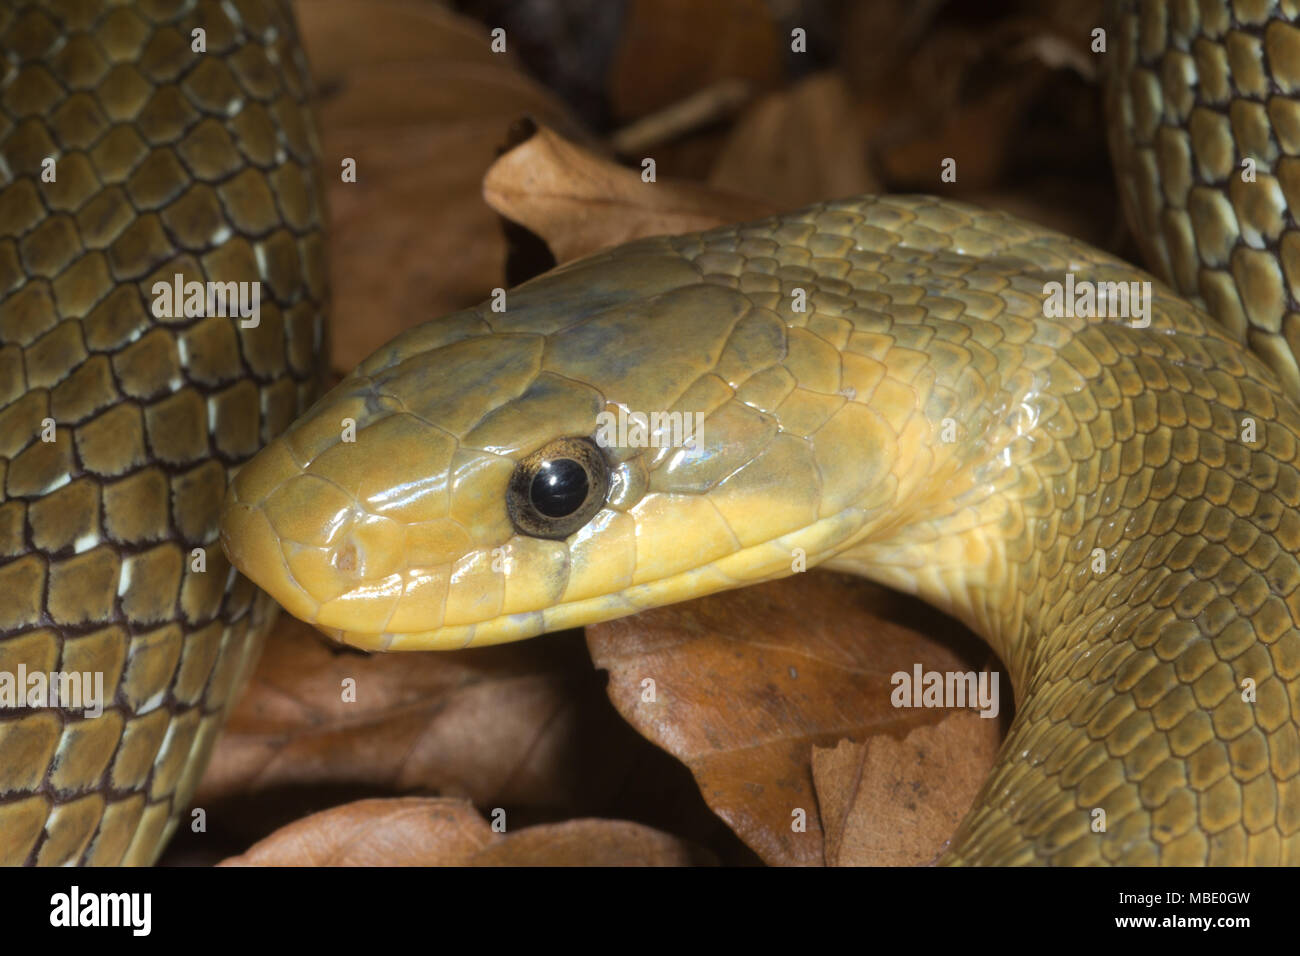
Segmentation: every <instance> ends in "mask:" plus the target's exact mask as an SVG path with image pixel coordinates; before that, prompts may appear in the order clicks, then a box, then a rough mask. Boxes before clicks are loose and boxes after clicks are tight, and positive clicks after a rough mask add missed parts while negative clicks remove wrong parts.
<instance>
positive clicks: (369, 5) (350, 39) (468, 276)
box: [297, 0, 583, 371]
mask: <svg viewBox="0 0 1300 956" xmlns="http://www.w3.org/2000/svg"><path fill="white" fill-rule="evenodd" d="M297 13H298V16H299V20H300V24H301V32H302V37H303V44H304V46H305V47H306V50H307V54H308V58H309V60H310V61H311V63H312V65H313V79H314V80H315V83H316V87H317V89H318V91H319V92H320V94H321V95H320V101H319V103H318V105H317V116H318V120H319V123H320V127H321V138H322V157H321V165H322V168H323V170H324V180H325V183H326V187H327V194H326V198H327V201H328V205H329V210H330V225H329V252H330V263H329V264H330V283H331V293H332V300H333V301H332V305H331V308H332V322H331V339H332V364H333V365H334V367H335V368H337V369H339V370H341V371H350V370H351V369H352V368H353V367H354V366H356V365H357V364H358V363H359V362H361V360H362V359H364V358H365V357H366V356H367V355H369V354H370V353H371V352H373V351H374V350H375V349H376V348H378V347H379V346H381V345H383V344H384V343H385V342H387V341H388V340H389V339H391V338H393V337H394V336H396V335H397V334H398V333H400V332H402V331H404V330H405V329H407V328H409V327H411V326H413V325H417V324H419V323H421V322H424V321H427V320H428V319H432V318H436V317H437V316H440V315H444V314H446V313H448V312H453V311H455V310H457V309H461V308H465V307H467V306H469V305H473V304H474V303H476V302H479V301H482V300H483V299H484V298H486V297H487V295H488V294H489V293H490V291H491V290H492V289H493V288H494V287H496V286H498V285H500V284H501V266H502V262H503V260H504V258H505V242H504V240H503V238H502V235H501V228H500V224H499V221H498V219H497V217H496V216H495V215H493V213H492V211H491V210H490V209H488V208H487V207H486V206H484V205H483V201H482V199H481V198H480V196H479V183H480V181H481V180H482V177H483V173H484V171H485V170H486V169H487V168H488V166H489V165H490V164H491V163H492V160H493V158H494V157H495V155H496V150H497V147H498V146H499V144H500V143H501V142H502V140H503V139H504V138H505V135H506V131H507V130H508V129H509V127H510V125H511V123H513V122H514V121H515V120H516V118H517V117H519V116H520V115H522V114H531V115H534V116H537V117H538V118H539V119H542V120H544V121H545V122H547V123H550V124H551V125H553V126H556V127H557V128H561V129H564V130H565V131H566V133H567V134H568V135H570V136H572V137H577V136H581V135H583V134H582V133H581V130H580V128H579V127H578V125H577V123H576V121H574V120H573V119H572V118H571V117H570V115H569V111H568V110H567V109H566V108H565V106H564V105H563V104H562V103H561V102H560V101H559V100H558V99H557V98H556V97H555V96H553V95H552V94H551V93H550V92H548V91H547V90H545V89H544V88H543V87H542V86H541V85H540V84H538V83H537V82H536V81H534V80H532V79H530V78H529V77H528V76H527V75H526V74H524V73H523V72H522V71H521V70H520V69H519V67H518V64H517V61H516V60H515V59H514V58H513V57H512V56H510V55H507V54H494V53H492V52H491V51H490V49H489V46H488V42H489V38H488V31H487V28H486V27H484V26H483V25H482V24H479V23H477V22H475V21H473V20H470V19H468V18H464V17H459V16H456V15H455V14H452V13H450V12H449V11H447V10H445V9H443V8H440V7H438V6H436V5H434V4H428V3H411V2H403V0H311V2H299V3H298V5H297ZM358 24H364V27H363V28H361V29H358ZM344 160H353V161H355V163H356V181H355V182H344V181H343V178H342V171H343V166H342V164H343V162H344Z"/></svg>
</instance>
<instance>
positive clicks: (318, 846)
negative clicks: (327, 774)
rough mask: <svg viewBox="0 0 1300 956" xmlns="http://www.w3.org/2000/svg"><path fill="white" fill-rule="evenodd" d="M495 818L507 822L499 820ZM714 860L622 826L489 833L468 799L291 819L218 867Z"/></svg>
mask: <svg viewBox="0 0 1300 956" xmlns="http://www.w3.org/2000/svg"><path fill="white" fill-rule="evenodd" d="M494 818H496V819H504V818H500V817H496V815H495V814H494ZM716 862H717V861H716V858H715V857H714V856H713V854H711V853H709V852H708V851H707V850H704V849H702V848H700V847H697V846H695V845H693V844H692V843H690V842H689V841H687V840H682V839H679V838H678V837H674V836H671V835H669V834H667V833H661V832H660V831H658V830H655V829H653V828H651V827H647V826H643V825H641V824H639V823H629V822H626V821H623V820H570V821H568V822H566V823H558V824H550V825H542V826H536V827H525V828H524V829H522V830H517V831H513V832H507V833H498V832H495V831H494V830H493V827H492V824H489V823H488V822H487V821H486V820H484V819H483V817H482V816H480V815H479V812H478V811H477V810H475V809H474V805H473V804H471V803H469V802H468V801H465V800H451V799H445V798H436V797H404V798H398V799H390V800H359V801H357V802H355V803H349V804H345V805H343V806H341V807H334V808H332V809H329V810H325V811H322V812H320V813H314V814H312V815H311V816H308V817H304V818H303V819H301V820H296V821H294V822H293V823H291V824H289V825H288V826H286V827H283V828H282V829H280V830H277V831H276V832H275V833H273V834H271V835H270V836H269V837H267V838H266V839H265V840H261V841H259V842H258V843H256V844H254V845H253V846H252V847H250V848H249V849H248V851H247V852H245V853H242V854H240V855H239V856H235V857H231V858H229V859H227V860H223V861H222V862H221V864H219V865H221V866H693V865H699V864H709V863H716Z"/></svg>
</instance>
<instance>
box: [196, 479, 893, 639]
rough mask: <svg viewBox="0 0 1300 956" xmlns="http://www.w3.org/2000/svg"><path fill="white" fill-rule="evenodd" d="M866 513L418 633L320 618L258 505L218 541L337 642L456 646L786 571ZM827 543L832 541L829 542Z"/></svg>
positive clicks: (243, 510) (842, 537)
mask: <svg viewBox="0 0 1300 956" xmlns="http://www.w3.org/2000/svg"><path fill="white" fill-rule="evenodd" d="M869 519H870V514H869V513H868V512H867V511H864V510H862V509H859V508H847V509H845V510H843V511H840V512H838V513H836V514H834V515H829V516H827V517H825V518H822V519H819V520H818V521H816V522H813V523H812V524H809V525H806V526H804V527H802V528H798V529H796V530H794V531H791V532H788V533H786V534H783V535H780V536H778V537H775V538H771V539H769V540H767V541H760V542H757V543H755V544H751V545H749V546H747V547H743V548H739V549H737V550H735V551H733V552H731V553H730V554H727V555H725V556H724V557H722V558H719V559H717V560H715V561H713V562H710V563H709V564H705V565H701V566H699V567H696V568H691V569H688V570H685V571H679V572H676V573H673V574H668V575H665V576H664V577H661V578H657V579H655V580H652V581H644V582H641V583H639V584H635V585H632V586H629V587H626V588H624V589H622V590H620V591H614V592H610V593H607V594H599V595H595V596H593V597H586V598H580V599H578V600H573V601H566V602H560V603H554V604H549V605H547V606H545V607H541V608H536V609H532V610H527V611H518V612H513V613H509V614H500V615H496V616H494V617H490V618H485V619H484V620H482V621H476V622H474V623H472V624H459V625H449V626H444V627H437V628H432V629H429V630H424V631H402V632H390V631H376V632H365V631H357V630H351V629H347V628H341V627H334V626H331V625H329V624H328V623H322V622H321V621H319V620H318V616H319V611H320V607H321V605H320V603H319V602H318V601H316V600H315V599H314V598H312V596H311V595H310V594H309V593H308V592H307V590H306V589H305V588H303V587H302V585H301V584H300V583H298V581H296V580H295V579H294V577H293V574H292V572H291V571H290V569H289V568H288V566H287V565H286V563H285V561H284V558H283V555H282V554H281V553H280V549H279V547H278V546H277V545H276V540H277V539H276V538H275V534H274V531H273V530H272V529H271V527H270V524H269V522H267V520H266V518H265V516H264V515H262V514H261V512H260V509H258V508H257V507H256V506H249V505H245V504H242V503H239V502H233V503H228V504H227V508H226V512H225V514H223V517H222V534H221V542H222V546H223V548H224V549H225V551H226V554H227V556H228V557H229V558H230V561H231V563H232V564H234V566H235V567H236V568H238V569H239V571H240V572H242V573H243V574H244V575H245V576H247V577H248V578H250V579H251V580H252V581H253V583H254V584H256V585H257V586H258V587H260V588H262V589H263V590H264V591H266V592H267V593H268V594H270V595H271V597H273V598H274V599H275V600H276V601H277V602H278V603H279V604H280V605H281V606H282V607H283V608H284V609H285V610H286V611H288V612H289V613H290V614H292V615H293V616H294V617H297V618H299V619H300V620H303V621H305V622H307V623H309V624H311V625H312V626H313V627H315V628H317V629H318V630H319V631H321V633H323V634H326V635H327V636H329V637H332V638H334V639H335V640H337V641H339V642H340V643H343V644H348V645H350V646H352V647H357V648H361V649H363V650H375V651H421V650H423V651H428V650H460V649H463V648H467V647H481V646H487V645H491V644H502V643H508V642H511V641H518V640H524V639H526V638H530V637H536V636H538V635H540V634H543V633H547V632H550V631H557V630H563V629H566V628H573V627H582V626H585V625H587V624H597V623H601V622H603V621H609V620H613V619H615V618H619V617H625V616H627V615H631V614H636V613H638V612H640V611H644V610H647V609H649V608H653V607H660V606H663V605H665V604H674V603H678V602H681V601H684V600H691V599H693V598H697V597H704V596H706V595H709V594H714V593H716V592H718V591H725V590H729V589H732V588H736V587H741V586H744V585H748V584H756V583H759V582H761V581H764V580H770V579H771V578H774V577H781V576H784V575H786V574H788V573H789V569H790V565H791V556H792V555H793V554H795V553H798V552H802V553H804V554H806V555H808V557H807V564H808V566H809V567H812V566H814V565H815V564H817V563H819V562H820V561H821V560H822V558H823V557H824V556H825V555H827V554H830V553H832V552H834V551H837V550H839V549H840V548H841V547H843V545H844V543H845V542H846V541H849V540H851V539H853V538H854V537H855V536H860V535H861V534H862V533H863V529H864V528H865V527H866V526H867V524H868V522H869ZM828 541H829V542H831V543H830V544H829V545H828Z"/></svg>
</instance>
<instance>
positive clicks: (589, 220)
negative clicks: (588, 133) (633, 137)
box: [483, 127, 775, 263]
mask: <svg viewBox="0 0 1300 956" xmlns="http://www.w3.org/2000/svg"><path fill="white" fill-rule="evenodd" d="M483 198H484V199H485V200H487V203H488V205H490V206H491V207H492V208H493V209H495V210H496V211H497V212H499V213H500V214H501V215H503V216H505V217H506V218H507V219H509V220H511V221H512V222H516V223H518V224H519V225H521V226H523V227H524V228H526V229H528V230H529V231H530V232H532V233H534V234H536V235H538V236H540V237H541V238H542V239H543V240H544V241H545V242H546V244H547V245H548V246H549V247H550V249H551V252H552V254H554V256H555V259H556V262H557V263H565V262H569V261H571V260H573V259H579V258H581V257H582V256H586V255H590V254H591V253H593V252H597V251H599V250H601V249H604V248H607V247H609V246H615V245H618V244H619V243H623V242H629V241H631V240H633V239H640V238H642V237H644V236H662V235H673V234H676V233H682V232H693V231H695V230H699V229H711V228H713V227H714V226H719V225H723V224H725V223H730V222H741V221H744V220H746V219H756V218H761V217H762V216H765V215H768V214H769V213H771V212H774V211H775V208H774V207H773V206H771V205H770V204H768V203H765V202H762V201H760V200H756V199H750V198H747V197H744V196H736V195H732V194H729V193H725V192H722V191H720V190H717V189H712V188H710V187H708V186H704V185H702V184H699V183H689V182H667V181H664V182H653V183H645V182H642V181H641V174H640V173H639V172H638V171H635V170H631V169H628V168H626V167H624V166H620V165H618V164H617V163H614V162H611V161H610V160H608V159H605V158H604V157H602V156H600V155H598V154H596V153H594V152H592V151H591V150H588V149H584V148H583V147H581V146H579V145H578V144H576V143H572V142H569V141H568V140H566V139H565V138H564V137H562V136H561V135H559V134H558V133H556V132H555V131H553V130H549V129H546V128H545V127H541V128H539V129H538V130H537V131H536V132H535V133H534V134H533V135H532V136H530V137H529V138H528V139H527V140H525V141H524V142H522V143H521V144H519V145H518V146H516V147H515V148H514V149H512V150H510V151H509V152H507V153H505V154H504V155H502V156H501V158H500V159H498V160H497V161H496V162H495V163H493V164H492V168H491V169H490V170H488V173H487V175H486V176H485V177H484V179H483Z"/></svg>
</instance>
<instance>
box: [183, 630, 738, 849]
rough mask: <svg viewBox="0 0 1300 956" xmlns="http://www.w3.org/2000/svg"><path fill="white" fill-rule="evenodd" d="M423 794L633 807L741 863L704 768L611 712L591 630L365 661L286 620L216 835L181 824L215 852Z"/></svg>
mask: <svg viewBox="0 0 1300 956" xmlns="http://www.w3.org/2000/svg"><path fill="white" fill-rule="evenodd" d="M348 678H350V679H352V680H354V681H355V682H356V684H355V686H356V699H355V702H353V703H348V702H345V701H344V700H343V695H342V689H343V688H342V682H343V681H344V679H348ZM411 792H425V793H428V792H436V793H440V794H443V795H449V796H455V797H466V798H469V799H471V800H473V801H474V802H476V803H477V804H479V805H480V806H504V807H508V808H509V809H510V812H511V814H512V816H513V818H514V819H515V820H516V822H520V823H529V822H536V821H538V820H550V819H555V818H557V817H559V818H563V817H571V816H579V815H611V814H613V815H619V816H624V815H633V816H635V817H636V819H639V820H642V821H644V822H646V823H650V824H653V825H655V826H659V827H667V828H670V829H671V830H672V831H673V832H674V833H678V834H681V835H682V836H684V837H689V838H690V839H693V840H696V841H701V842H708V843H709V844H710V845H713V846H718V847H719V848H720V849H721V850H722V852H725V853H726V854H727V858H728V859H730V860H736V861H741V860H743V855H738V854H737V853H736V852H734V851H735V850H739V847H738V846H732V845H730V841H729V840H726V841H724V842H726V843H727V844H728V845H727V846H723V845H721V844H719V843H718V842H717V839H718V837H720V836H724V835H726V834H727V831H726V828H725V826H724V825H723V824H722V823H721V822H720V821H719V820H718V819H717V818H716V817H715V816H713V815H712V814H711V813H710V812H709V811H708V809H707V808H706V807H705V806H704V804H703V801H702V800H701V799H700V797H699V794H698V791H697V790H696V787H695V784H694V781H693V780H692V778H691V776H690V773H689V772H688V771H687V770H686V769H685V768H684V767H682V766H681V765H680V764H679V763H677V762H676V761H675V760H673V759H672V758H671V757H669V756H668V755H667V754H664V753H663V752H661V751H659V750H656V749H655V748H654V747H653V746H651V745H650V744H649V743H647V742H646V741H645V740H643V739H642V738H640V737H639V736H638V735H637V734H636V733H635V731H633V730H632V729H631V728H629V727H628V726H627V725H626V724H624V723H623V721H622V720H620V719H619V717H618V714H617V713H616V712H615V711H614V710H613V709H612V708H611V706H610V704H609V700H608V698H607V696H606V694H605V688H604V679H603V675H601V674H599V673H598V672H596V671H594V670H593V669H592V667H591V660H590V657H589V656H588V654H587V651H586V647H585V644H584V642H583V639H582V635H581V634H580V633H579V632H576V631H568V632H562V633H559V634H550V635H547V636H545V637H543V638H540V639H538V640H534V641H526V642H522V643H519V644H513V645H509V646H505V647H490V648H482V649H477V650H469V651H460V652H443V653H438V654H434V653H429V654H374V655H366V654H362V653H359V652H357V651H353V650H351V649H348V648H344V647H342V646H340V645H336V644H333V643H331V642H330V641H328V640H326V639H325V638H323V637H320V636H319V635H317V634H316V633H315V632H314V631H313V630H312V629H311V628H310V627H308V626H307V625H305V624H302V623H300V622H298V621H294V620H292V619H291V618H289V617H288V616H287V615H282V616H281V619H280V624H279V626H278V628H277V630H276V632H275V633H273V634H272V635H271V637H270V639H269V640H268V644H267V648H266V651H265V652H264V654H263V656H262V659H261V661H260V662H259V664H258V668H257V670H256V672H255V673H254V676H253V679H252V681H251V683H250V686H249V688H248V689H247V691H246V692H245V693H244V695H243V696H242V697H241V698H240V700H239V702H238V704H237V706H236V708H235V710H234V713H233V714H232V716H231V720H230V722H229V724H228V726H227V728H226V730H225V732H224V733H223V734H222V735H221V737H220V738H219V739H218V742H217V746H216V750H215V753H214V755H213V758H212V762H211V764H210V765H209V767H208V770H207V773H206V774H205V775H204V777H203V780H202V783H201V784H200V787H199V792H198V794H197V795H196V797H195V805H196V806H200V807H202V808H204V810H205V812H206V814H207V825H208V832H206V833H203V834H192V833H190V832H189V831H188V830H183V831H182V833H181V834H180V835H179V836H178V840H177V842H176V846H175V848H174V849H175V852H176V854H177V855H178V856H177V859H181V860H185V861H189V862H210V861H212V860H213V859H214V858H217V857H219V856H220V855H222V854H223V852H225V853H228V852H230V851H231V850H232V849H234V848H236V847H239V846H246V845H248V844H249V843H251V842H252V841H254V840H256V839H259V838H261V837H263V836H265V835H267V834H269V833H271V832H272V831H274V830H275V829H276V828H277V827H280V826H282V825H284V824H286V823H288V822H289V821H291V820H294V819H297V818H299V817H301V816H304V815H305V814H308V813H312V812H314V811H317V810H320V809H322V808H324V807H327V806H331V805H335V804H338V803H341V802H344V801H347V800H354V799H358V798H361V797H369V796H388V795H395V794H409V793H411Z"/></svg>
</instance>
